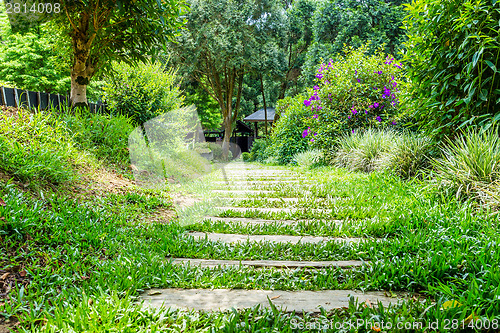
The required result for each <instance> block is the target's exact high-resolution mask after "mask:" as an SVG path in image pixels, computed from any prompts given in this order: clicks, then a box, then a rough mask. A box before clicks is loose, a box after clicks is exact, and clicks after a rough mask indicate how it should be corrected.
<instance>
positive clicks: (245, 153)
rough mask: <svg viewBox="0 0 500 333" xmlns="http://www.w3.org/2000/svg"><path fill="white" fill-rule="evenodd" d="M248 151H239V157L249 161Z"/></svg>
mask: <svg viewBox="0 0 500 333" xmlns="http://www.w3.org/2000/svg"><path fill="white" fill-rule="evenodd" d="M250 156H251V155H250V153H247V152H243V153H241V158H242V159H243V162H250Z"/></svg>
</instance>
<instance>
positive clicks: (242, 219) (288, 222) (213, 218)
mask: <svg viewBox="0 0 500 333" xmlns="http://www.w3.org/2000/svg"><path fill="white" fill-rule="evenodd" d="M205 219H206V220H210V221H213V222H217V221H221V222H225V223H242V224H249V225H262V224H282V225H296V224H298V223H306V224H308V223H315V222H319V221H324V222H325V223H332V224H333V223H335V224H342V223H343V221H342V220H265V219H251V218H246V217H217V216H206V217H205Z"/></svg>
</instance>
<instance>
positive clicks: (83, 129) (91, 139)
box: [59, 112, 134, 167]
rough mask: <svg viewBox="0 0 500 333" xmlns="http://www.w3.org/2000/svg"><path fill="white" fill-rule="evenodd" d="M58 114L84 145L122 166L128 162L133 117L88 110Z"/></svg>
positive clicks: (78, 142) (104, 158) (77, 142)
mask: <svg viewBox="0 0 500 333" xmlns="http://www.w3.org/2000/svg"><path fill="white" fill-rule="evenodd" d="M59 117H60V119H61V120H62V122H63V124H64V125H65V127H66V128H67V129H68V131H69V132H70V133H71V135H72V138H73V140H74V141H75V143H76V145H77V146H79V147H80V148H81V149H83V150H86V151H88V152H90V153H92V154H94V155H95V156H96V157H98V158H99V159H102V160H105V161H107V162H109V163H116V164H118V165H120V166H121V167H125V166H127V165H128V164H129V153H128V136H129V135H130V133H131V132H132V131H133V130H134V126H133V125H132V120H131V119H130V118H127V117H126V116H122V115H115V116H111V115H100V114H89V113H87V112H76V113H74V114H69V113H64V114H62V115H61V116H59Z"/></svg>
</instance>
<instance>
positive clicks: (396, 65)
mask: <svg viewBox="0 0 500 333" xmlns="http://www.w3.org/2000/svg"><path fill="white" fill-rule="evenodd" d="M393 66H394V67H397V68H400V69H401V64H399V65H398V64H396V63H395V64H394V65H393Z"/></svg>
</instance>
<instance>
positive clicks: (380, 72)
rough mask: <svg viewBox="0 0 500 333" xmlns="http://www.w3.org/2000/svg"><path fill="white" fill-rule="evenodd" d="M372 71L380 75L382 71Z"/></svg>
mask: <svg viewBox="0 0 500 333" xmlns="http://www.w3.org/2000/svg"><path fill="white" fill-rule="evenodd" d="M373 73H375V74H378V75H382V73H383V72H382V71H378V72H373Z"/></svg>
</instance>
